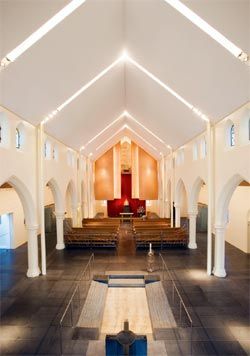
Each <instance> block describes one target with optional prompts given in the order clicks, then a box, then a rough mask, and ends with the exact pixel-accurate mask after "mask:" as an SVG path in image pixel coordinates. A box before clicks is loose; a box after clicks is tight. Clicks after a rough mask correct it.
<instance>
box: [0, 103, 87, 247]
mask: <svg viewBox="0 0 250 356" xmlns="http://www.w3.org/2000/svg"><path fill="white" fill-rule="evenodd" d="M2 122H7V125H6V131H5V132H3V131H2V135H3V136H4V138H6V140H5V141H3V142H2V143H1V144H0V167H1V168H3V167H4V169H1V170H0V186H1V185H2V184H3V183H6V182H9V183H12V180H13V179H14V180H18V184H20V186H21V193H24V190H25V194H24V195H25V197H26V198H27V201H28V202H29V203H30V204H29V209H28V210H29V213H30V212H31V214H29V216H30V215H31V218H30V221H29V220H28V218H27V216H26V217H25V220H26V223H28V224H29V225H30V226H32V225H34V226H37V225H38V226H39V222H40V221H39V220H40V219H39V213H40V211H39V205H38V204H39V203H38V174H37V167H38V163H37V147H38V142H37V138H38V132H37V128H36V127H34V126H33V125H31V124H29V123H27V122H25V121H23V120H21V119H20V118H19V117H18V116H17V115H15V114H13V113H12V112H10V111H8V110H6V109H5V108H3V107H1V106H0V123H2ZM20 125H21V126H20ZM17 126H18V127H21V135H22V140H21V143H22V144H21V148H20V149H17V148H16V145H15V132H16V127H17ZM45 131H46V126H45ZM45 140H48V141H49V143H50V146H51V154H50V156H49V157H47V158H45V157H44V194H45V195H44V203H45V205H49V204H52V203H54V196H53V195H52V192H51V190H50V188H49V187H46V184H47V183H48V182H49V181H50V182H51V181H53V183H54V184H55V185H56V187H57V195H58V197H59V198H60V199H59V200H60V207H58V209H59V211H60V212H61V211H62V212H64V211H65V206H66V204H65V201H66V190H67V187H68V185H69V182H72V185H73V186H75V193H76V194H75V195H76V199H75V200H76V204H78V201H77V171H78V168H77V156H78V154H77V152H76V151H74V150H72V149H70V148H68V147H67V146H65V145H64V144H63V143H61V142H58V141H57V140H56V139H54V138H53V137H51V136H48V135H46V134H45ZM53 148H54V149H55V153H56V154H55V155H53V154H52V153H53ZM69 152H70V155H69ZM69 157H70V159H69ZM84 169H85V168H84V166H81V168H80V170H79V171H80V172H83V171H84ZM80 174H81V173H80ZM82 175H83V174H82ZM78 199H79V200H80V199H81V196H80V197H79V198H78ZM79 205H81V202H80V201H79ZM30 207H31V208H30ZM8 212H12V213H13V214H14V215H13V216H14V219H13V222H14V239H13V243H12V246H11V247H12V248H16V247H18V246H20V245H21V244H22V243H24V242H26V241H27V236H26V230H25V226H24V224H23V221H24V212H23V205H22V204H21V202H20V200H19V197H18V195H17V193H16V191H15V190H14V189H1V190H0V213H1V214H5V213H8ZM38 233H39V230H38Z"/></svg>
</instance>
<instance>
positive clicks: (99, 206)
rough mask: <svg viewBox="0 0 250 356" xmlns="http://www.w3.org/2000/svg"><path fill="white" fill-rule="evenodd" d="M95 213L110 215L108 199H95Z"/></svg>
mask: <svg viewBox="0 0 250 356" xmlns="http://www.w3.org/2000/svg"><path fill="white" fill-rule="evenodd" d="M95 213H96V214H97V213H103V214H104V217H107V216H108V207H107V201H106V200H104V201H103V200H95Z"/></svg>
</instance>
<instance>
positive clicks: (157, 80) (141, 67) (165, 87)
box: [126, 55, 209, 121]
mask: <svg viewBox="0 0 250 356" xmlns="http://www.w3.org/2000/svg"><path fill="white" fill-rule="evenodd" d="M126 60H127V62H129V63H131V64H133V65H134V66H135V67H136V68H138V69H139V70H140V71H141V72H143V73H144V74H146V75H147V76H148V77H149V78H151V79H152V80H153V81H155V82H156V83H157V84H159V85H160V86H161V87H162V88H163V89H165V90H166V91H168V92H169V93H170V94H172V95H173V96H174V97H175V98H176V99H178V100H179V101H180V102H182V104H184V105H185V106H187V107H188V108H189V109H190V110H192V111H193V112H194V113H195V114H196V115H197V116H199V117H200V118H201V119H202V120H204V121H209V118H208V117H207V116H206V115H205V114H203V113H202V111H201V110H199V109H198V108H196V107H195V106H193V105H192V104H191V103H189V102H188V101H187V100H185V99H184V98H183V97H182V96H181V95H179V94H178V93H177V92H176V91H174V90H173V89H172V88H170V87H169V86H168V85H166V84H165V83H163V82H162V81H161V80H160V79H159V78H157V77H156V76H155V75H154V74H153V73H151V72H149V71H148V70H147V69H146V68H144V67H143V66H142V65H140V64H139V63H138V62H136V61H135V60H134V59H132V58H131V57H129V56H128V55H127V56H126Z"/></svg>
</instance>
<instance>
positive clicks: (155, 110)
mask: <svg viewBox="0 0 250 356" xmlns="http://www.w3.org/2000/svg"><path fill="white" fill-rule="evenodd" d="M126 107H127V110H128V111H129V112H130V113H131V115H132V116H134V117H135V118H136V119H137V120H138V121H140V122H141V123H142V124H144V125H145V126H146V127H147V128H148V129H150V130H151V131H153V132H154V133H155V134H156V135H158V136H159V137H160V138H161V139H162V140H163V141H164V142H165V143H166V144H169V145H170V146H172V147H178V146H180V145H182V144H184V143H186V142H187V141H188V140H189V139H191V138H192V137H194V136H195V135H197V134H198V133H200V132H201V131H202V130H204V129H205V127H206V126H205V122H204V121H202V120H201V119H200V118H199V117H197V116H196V115H195V114H194V113H192V112H191V110H189V109H188V108H187V107H186V106H184V105H183V104H182V103H181V102H179V101H178V100H177V99H176V98H175V97H173V96H172V95H171V94H169V93H168V92H167V91H165V90H164V89H163V88H162V87H160V86H159V85H158V84H157V83H155V82H154V81H152V80H151V79H150V78H148V77H147V76H146V75H145V74H144V73H141V72H139V71H138V69H136V68H135V67H132V66H131V65H126Z"/></svg>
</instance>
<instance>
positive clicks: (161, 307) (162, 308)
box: [145, 282, 176, 329]
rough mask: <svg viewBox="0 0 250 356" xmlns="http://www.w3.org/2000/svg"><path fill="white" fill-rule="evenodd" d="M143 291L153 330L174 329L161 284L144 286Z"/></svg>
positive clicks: (174, 323)
mask: <svg viewBox="0 0 250 356" xmlns="http://www.w3.org/2000/svg"><path fill="white" fill-rule="evenodd" d="M145 289H146V294H147V300H148V307H149V312H150V318H151V323H152V327H153V329H160V328H172V327H175V326H176V322H175V319H174V316H173V313H172V311H171V308H170V305H169V303H168V299H167V296H166V294H165V292H164V289H163V286H162V283H161V282H154V283H149V284H146V287H145Z"/></svg>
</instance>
